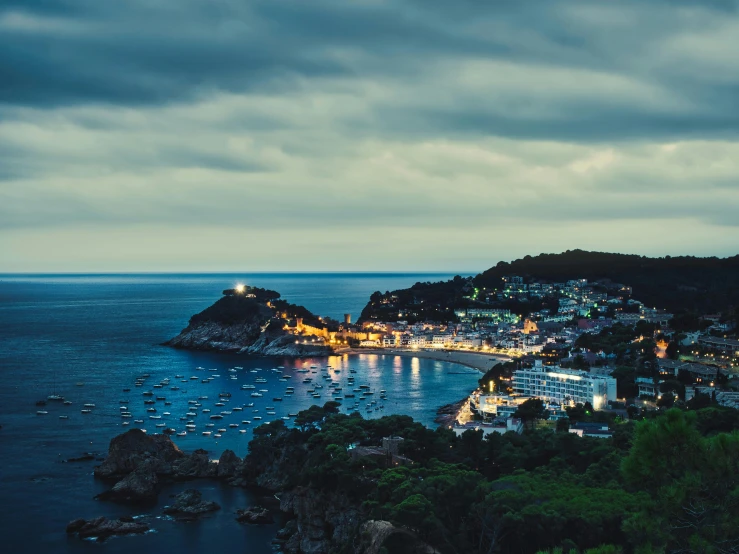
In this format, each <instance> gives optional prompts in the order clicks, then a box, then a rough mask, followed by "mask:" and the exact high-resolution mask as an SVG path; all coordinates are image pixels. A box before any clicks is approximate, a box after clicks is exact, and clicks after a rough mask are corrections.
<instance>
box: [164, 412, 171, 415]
mask: <svg viewBox="0 0 739 554" xmlns="http://www.w3.org/2000/svg"><path fill="white" fill-rule="evenodd" d="M162 415H172V414H170V413H169V412H162Z"/></svg>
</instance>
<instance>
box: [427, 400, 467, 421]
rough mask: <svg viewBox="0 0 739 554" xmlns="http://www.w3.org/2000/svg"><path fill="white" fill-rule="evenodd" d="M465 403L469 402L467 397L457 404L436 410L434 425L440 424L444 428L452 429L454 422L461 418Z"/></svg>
mask: <svg viewBox="0 0 739 554" xmlns="http://www.w3.org/2000/svg"><path fill="white" fill-rule="evenodd" d="M465 402H467V397H465V398H463V399H462V400H459V401H457V402H453V403H451V404H446V405H444V406H442V407H441V408H439V409H438V410H436V418H435V419H434V423H438V424H439V425H440V426H442V427H451V426H452V425H454V422H455V421H456V420H457V417H458V416H459V411H460V410H461V409H462V406H464V404H465Z"/></svg>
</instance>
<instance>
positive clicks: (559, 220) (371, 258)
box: [0, 0, 739, 272]
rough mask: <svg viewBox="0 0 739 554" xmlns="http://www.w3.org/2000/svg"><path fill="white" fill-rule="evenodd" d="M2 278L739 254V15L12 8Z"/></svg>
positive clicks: (362, 0)
mask: <svg viewBox="0 0 739 554" xmlns="http://www.w3.org/2000/svg"><path fill="white" fill-rule="evenodd" d="M0 52H2V55H0V272H16V271H18V272H35V271H39V272H47V271H48V272H67V271H69V272H78V271H79V272H85V271H103V272H105V271H423V270H428V271H437V270H438V271H465V272H466V271H479V270H483V269H485V268H487V267H489V266H491V265H494V264H495V263H496V262H497V261H499V260H512V259H516V258H520V257H523V256H524V255H527V254H530V255H535V254H538V253H540V252H559V251H563V250H566V249H571V248H583V249H588V250H599V251H611V252H626V253H637V254H645V255H659V256H661V255H667V254H669V255H680V254H694V255H717V256H726V255H735V254H737V253H739V56H737V55H736V53H737V52H739V2H736V1H728V0H700V1H698V0H695V1H693V0H623V1H620V2H606V1H602V0H586V1H579V0H566V1H559V0H547V1H546V2H543V1H542V2H518V1H507V0H500V1H494V2H493V1H490V2H484V1H480V0H456V1H453V2H450V1H448V0H394V1H385V0H353V1H352V2H347V1H346V0H311V1H309V2H308V1H305V0H251V1H248V2H246V1H244V0H208V1H203V0H127V1H125V2H101V1H100V0H3V1H2V2H1V3H0Z"/></svg>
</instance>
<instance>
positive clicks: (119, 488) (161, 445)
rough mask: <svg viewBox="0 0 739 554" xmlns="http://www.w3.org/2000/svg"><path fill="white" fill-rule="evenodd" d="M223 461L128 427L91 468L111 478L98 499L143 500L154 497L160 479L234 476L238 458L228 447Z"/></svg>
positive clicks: (157, 491)
mask: <svg viewBox="0 0 739 554" xmlns="http://www.w3.org/2000/svg"><path fill="white" fill-rule="evenodd" d="M221 459H222V461H223V465H222V466H221V464H219V463H218V462H213V461H211V460H210V458H209V457H208V453H207V452H206V451H205V450H200V449H199V450H195V452H193V453H192V454H189V455H188V454H185V453H184V452H182V451H181V450H180V449H179V448H178V447H177V445H176V444H174V443H173V442H172V439H171V438H170V437H169V436H167V435H147V434H146V433H144V432H143V431H141V430H139V429H131V430H130V431H127V432H125V433H123V434H122V435H118V436H117V437H115V438H114V439H113V440H111V441H110V448H109V450H108V456H107V457H106V458H105V460H104V461H103V463H102V464H100V465H99V466H98V467H96V468H95V476H96V477H98V478H100V479H107V480H115V481H116V483H115V485H114V486H113V488H111V489H110V490H108V491H106V492H103V493H101V494H99V495H98V496H96V498H97V499H99V500H111V501H114V502H129V503H147V502H151V501H153V500H155V499H156V496H157V494H158V493H159V483H160V480H162V479H165V480H169V481H184V480H188V479H200V478H215V477H221V478H224V479H227V478H233V477H238V475H239V472H240V471H241V466H242V461H241V459H240V458H239V457H238V456H236V454H234V453H233V452H232V451H230V450H227V451H226V452H224V453H223V455H222V456H221Z"/></svg>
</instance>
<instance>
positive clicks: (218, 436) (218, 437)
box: [213, 433, 221, 439]
mask: <svg viewBox="0 0 739 554" xmlns="http://www.w3.org/2000/svg"><path fill="white" fill-rule="evenodd" d="M213 437H214V438H216V439H220V438H221V434H220V433H216V434H215V435H213Z"/></svg>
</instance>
